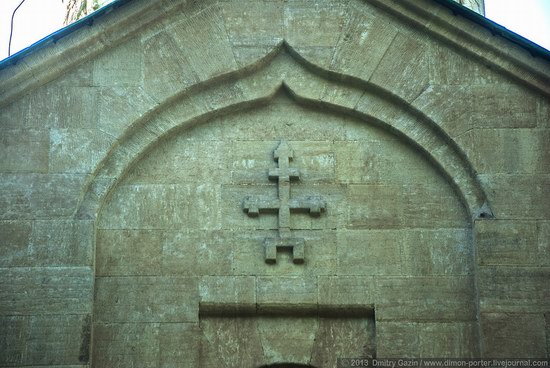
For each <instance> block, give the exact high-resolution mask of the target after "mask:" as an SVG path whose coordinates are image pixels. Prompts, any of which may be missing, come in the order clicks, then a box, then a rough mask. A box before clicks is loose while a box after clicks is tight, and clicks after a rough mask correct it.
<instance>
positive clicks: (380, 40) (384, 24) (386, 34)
mask: <svg viewBox="0 0 550 368" xmlns="http://www.w3.org/2000/svg"><path fill="white" fill-rule="evenodd" d="M357 8H358V7H357ZM350 13H351V14H350V16H349V18H348V19H349V20H348V22H347V24H346V27H345V29H344V30H343V32H342V34H341V35H340V40H339V41H338V45H337V47H336V49H335V51H334V56H333V59H332V63H331V68H334V69H336V70H338V71H340V72H342V73H344V74H348V75H352V76H355V77H358V78H360V79H362V80H368V79H369V78H370V76H371V75H372V73H373V72H374V70H375V68H376V66H377V65H378V63H379V62H380V60H381V59H382V57H383V56H384V53H385V52H386V51H387V49H388V47H390V45H391V42H392V41H393V39H394V38H395V36H396V35H397V32H398V27H396V25H395V24H394V23H393V22H391V20H390V19H389V18H388V17H387V16H386V15H385V14H384V13H382V12H380V11H378V10H376V9H375V8H374V7H370V6H369V5H368V4H361V9H354V10H353V11H351V12H350ZM375 45H376V46H375ZM374 46H375V47H374ZM366 49H368V50H369V52H368V57H365V50H366Z"/></svg>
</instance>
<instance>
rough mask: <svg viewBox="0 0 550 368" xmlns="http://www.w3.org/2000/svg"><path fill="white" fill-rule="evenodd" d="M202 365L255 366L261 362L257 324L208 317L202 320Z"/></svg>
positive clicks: (247, 321)
mask: <svg viewBox="0 0 550 368" xmlns="http://www.w3.org/2000/svg"><path fill="white" fill-rule="evenodd" d="M201 332H202V336H201V346H200V354H201V355H200V358H201V364H204V365H205V366H219V367H228V368H229V367H236V366H255V365H258V364H261V363H262V362H263V361H264V358H263V355H264V352H263V351H262V340H261V333H260V331H259V328H258V321H256V320H255V319H252V318H225V317H209V318H205V319H203V320H201Z"/></svg>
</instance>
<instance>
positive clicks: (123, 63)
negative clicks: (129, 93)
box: [93, 38, 143, 86]
mask: <svg viewBox="0 0 550 368" xmlns="http://www.w3.org/2000/svg"><path fill="white" fill-rule="evenodd" d="M142 70H143V52H142V46H141V39H139V38H136V39H133V40H130V41H128V42H126V43H124V44H122V45H120V46H118V47H116V48H114V49H112V50H109V51H108V52H106V53H104V54H103V55H101V56H100V57H98V58H97V59H95V61H94V69H93V80H94V85H96V86H114V85H122V86H137V85H140V84H142V83H143V80H142Z"/></svg>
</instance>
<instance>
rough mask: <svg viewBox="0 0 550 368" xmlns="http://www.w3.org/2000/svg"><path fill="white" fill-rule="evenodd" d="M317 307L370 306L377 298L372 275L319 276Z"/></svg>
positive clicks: (331, 308)
mask: <svg viewBox="0 0 550 368" xmlns="http://www.w3.org/2000/svg"><path fill="white" fill-rule="evenodd" d="M317 282H318V284H319V309H320V310H321V311H323V310H334V309H336V308H342V309H344V308H346V309H347V308H350V307H351V308H353V307H362V308H365V307H367V308H368V307H369V306H370V307H372V309H373V310H374V303H375V302H376V301H377V300H378V298H377V296H376V281H375V278H374V277H373V276H371V277H364V276H319V278H318V281H317Z"/></svg>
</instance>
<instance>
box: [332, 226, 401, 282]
mask: <svg viewBox="0 0 550 368" xmlns="http://www.w3.org/2000/svg"><path fill="white" fill-rule="evenodd" d="M401 240H402V236H401V234H400V233H399V232H391V231H373V230H348V231H346V230H341V231H338V257H337V259H338V261H337V262H338V268H337V270H338V274H339V275H368V276H372V275H401V274H402V271H401V267H402V266H401V264H402V260H401V257H402V256H401V244H400V243H401Z"/></svg>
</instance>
